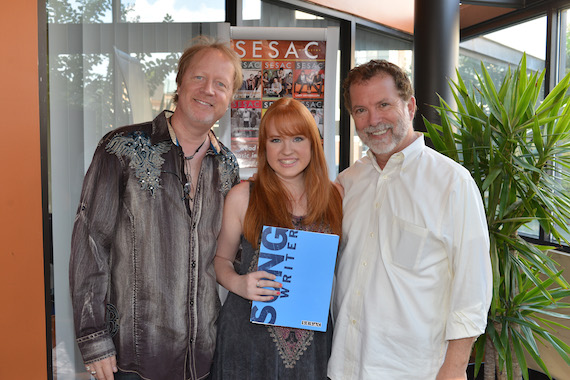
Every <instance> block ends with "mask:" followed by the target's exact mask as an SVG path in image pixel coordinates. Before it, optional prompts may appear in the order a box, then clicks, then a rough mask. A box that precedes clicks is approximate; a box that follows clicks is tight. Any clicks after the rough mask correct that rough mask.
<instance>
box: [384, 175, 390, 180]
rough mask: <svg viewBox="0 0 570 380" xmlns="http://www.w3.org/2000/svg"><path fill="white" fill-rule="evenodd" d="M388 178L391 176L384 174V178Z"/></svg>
mask: <svg viewBox="0 0 570 380" xmlns="http://www.w3.org/2000/svg"><path fill="white" fill-rule="evenodd" d="M388 178H390V177H389V176H387V175H386V174H384V175H383V176H382V179H388Z"/></svg>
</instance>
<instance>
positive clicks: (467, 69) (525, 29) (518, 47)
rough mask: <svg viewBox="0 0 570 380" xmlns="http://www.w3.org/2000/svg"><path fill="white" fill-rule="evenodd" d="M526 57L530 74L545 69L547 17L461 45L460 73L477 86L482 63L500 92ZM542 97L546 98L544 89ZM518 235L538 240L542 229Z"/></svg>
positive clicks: (526, 228)
mask: <svg viewBox="0 0 570 380" xmlns="http://www.w3.org/2000/svg"><path fill="white" fill-rule="evenodd" d="M523 53H526V56H527V68H528V69H529V70H532V71H542V70H544V69H545V61H546V16H543V17H539V18H536V19H533V20H530V21H526V22H523V23H520V24H517V25H514V26H511V27H508V28H505V29H502V30H499V31H496V32H493V33H488V34H485V35H483V36H480V37H477V38H474V39H471V40H468V41H464V42H462V43H461V44H460V49H459V73H460V75H461V77H462V78H463V79H464V81H465V82H466V83H468V82H471V83H473V84H476V83H477V78H476V76H475V72H477V73H480V72H481V62H483V64H484V65H485V68H486V69H487V71H488V72H489V75H490V76H491V78H492V80H493V83H494V84H495V86H496V87H497V88H498V87H499V86H500V85H501V82H502V80H503V78H504V77H505V75H506V73H507V68H508V67H509V66H512V68H514V67H516V66H517V65H518V64H519V62H520V59H521V58H522V55H523ZM541 97H542V98H543V97H544V85H543V88H542V95H541ZM519 232H520V233H521V234H523V235H526V236H529V237H533V238H538V237H539V232H540V226H539V224H538V222H536V221H533V222H531V223H529V224H527V225H526V226H524V227H522V228H521V229H520V230H519Z"/></svg>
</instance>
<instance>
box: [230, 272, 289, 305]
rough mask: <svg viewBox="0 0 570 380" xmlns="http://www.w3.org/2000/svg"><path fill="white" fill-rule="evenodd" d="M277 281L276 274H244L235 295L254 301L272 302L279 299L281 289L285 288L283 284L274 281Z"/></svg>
mask: <svg viewBox="0 0 570 380" xmlns="http://www.w3.org/2000/svg"><path fill="white" fill-rule="evenodd" d="M275 279H276V276H275V275H274V274H271V273H269V272H266V271H257V272H252V273H248V274H244V275H242V276H240V279H239V284H238V286H237V289H236V290H237V291H236V292H235V293H236V294H238V295H239V296H241V297H243V298H247V299H248V300H252V301H263V302H266V301H272V300H273V299H275V298H276V297H279V295H280V294H281V292H280V291H279V289H280V288H282V287H283V284H281V283H279V282H277V281H274V280H275ZM265 288H273V289H265ZM276 289H277V290H276Z"/></svg>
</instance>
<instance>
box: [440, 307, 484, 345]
mask: <svg viewBox="0 0 570 380" xmlns="http://www.w3.org/2000/svg"><path fill="white" fill-rule="evenodd" d="M486 327H487V310H484V309H483V305H482V304H481V305H478V306H474V307H472V308H471V309H469V310H460V311H456V312H453V313H451V314H450V315H449V318H448V320H447V326H446V328H445V340H455V339H463V338H470V337H474V336H479V335H481V334H483V333H484V332H485V328H486Z"/></svg>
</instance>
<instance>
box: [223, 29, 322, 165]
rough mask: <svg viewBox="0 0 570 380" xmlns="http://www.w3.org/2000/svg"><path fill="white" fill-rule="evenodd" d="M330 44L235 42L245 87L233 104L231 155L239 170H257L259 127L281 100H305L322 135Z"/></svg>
mask: <svg viewBox="0 0 570 380" xmlns="http://www.w3.org/2000/svg"><path fill="white" fill-rule="evenodd" d="M326 43H327V42H326V41H315V40H309V39H307V40H263V39H235V38H234V39H233V40H232V47H233V49H234V50H235V51H236V52H237V53H238V55H239V56H240V58H241V60H242V69H243V82H242V86H241V88H240V89H239V91H238V93H237V96H236V99H235V100H234V101H233V102H232V105H231V150H232V152H233V153H234V154H235V156H236V158H237V160H238V163H239V166H240V169H248V168H249V169H251V168H255V167H256V165H257V153H256V152H257V137H258V131H259V123H260V120H261V117H262V116H263V114H264V113H265V110H267V108H269V106H271V104H272V103H273V102H274V101H275V100H276V99H279V98H282V97H293V98H295V99H297V100H299V101H301V102H302V103H303V104H304V105H305V106H306V107H307V108H308V109H309V110H310V111H311V114H312V115H313V117H314V118H315V121H316V123H317V126H318V127H319V131H320V133H321V137H323V136H324V113H323V112H324V107H323V105H324V94H325V55H326Z"/></svg>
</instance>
